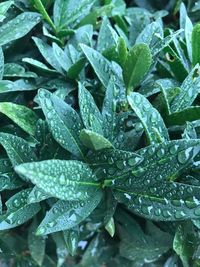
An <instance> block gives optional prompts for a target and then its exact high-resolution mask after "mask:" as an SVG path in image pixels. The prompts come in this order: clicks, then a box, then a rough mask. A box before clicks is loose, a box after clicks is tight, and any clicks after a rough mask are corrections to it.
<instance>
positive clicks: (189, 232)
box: [173, 222, 197, 267]
mask: <svg viewBox="0 0 200 267" xmlns="http://www.w3.org/2000/svg"><path fill="white" fill-rule="evenodd" d="M195 239H197V237H195V231H194V229H193V228H192V225H191V223H189V222H188V223H187V222H186V223H185V224H180V225H179V226H178V227H177V229H176V233H175V236H174V241H173V249H174V250H175V252H176V253H177V255H179V257H180V259H181V261H182V264H183V266H184V267H189V266H190V258H191V257H192V256H193V257H194V256H195V255H194V250H195V246H196V242H197V240H195Z"/></svg>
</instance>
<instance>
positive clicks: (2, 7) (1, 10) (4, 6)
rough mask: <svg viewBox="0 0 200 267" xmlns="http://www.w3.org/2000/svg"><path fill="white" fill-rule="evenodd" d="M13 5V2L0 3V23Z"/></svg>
mask: <svg viewBox="0 0 200 267" xmlns="http://www.w3.org/2000/svg"><path fill="white" fill-rule="evenodd" d="M13 4H14V1H5V2H3V3H0V22H2V21H3V20H4V19H5V18H6V16H5V15H6V13H7V11H8V10H9V8H10V7H11V6H12V5H13Z"/></svg>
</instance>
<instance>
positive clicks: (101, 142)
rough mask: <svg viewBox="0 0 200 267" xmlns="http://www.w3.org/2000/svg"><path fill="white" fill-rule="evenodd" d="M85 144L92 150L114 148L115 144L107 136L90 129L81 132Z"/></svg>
mask: <svg viewBox="0 0 200 267" xmlns="http://www.w3.org/2000/svg"><path fill="white" fill-rule="evenodd" d="M80 138H81V141H82V142H83V144H84V145H85V146H86V147H88V148H90V149H92V150H96V151H97V150H102V149H106V148H112V147H113V145H112V144H111V143H110V141H108V140H107V139H106V138H105V137H103V136H102V135H100V134H97V133H95V132H92V131H90V130H85V129H83V130H82V131H81V133H80Z"/></svg>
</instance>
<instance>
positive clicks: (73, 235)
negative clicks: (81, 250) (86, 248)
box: [63, 226, 80, 256]
mask: <svg viewBox="0 0 200 267" xmlns="http://www.w3.org/2000/svg"><path fill="white" fill-rule="evenodd" d="M79 235H80V231H79V227H78V226H76V227H74V228H70V229H69V230H65V231H63V236H64V240H65V243H66V246H67V250H68V251H69V253H70V254H71V255H72V256H74V255H75V254H76V250H77V248H78V242H79Z"/></svg>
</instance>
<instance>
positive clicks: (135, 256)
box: [119, 213, 171, 263]
mask: <svg viewBox="0 0 200 267" xmlns="http://www.w3.org/2000/svg"><path fill="white" fill-rule="evenodd" d="M122 215H126V217H124V220H123V221H122V222H123V224H122V225H120V228H119V232H120V238H121V243H120V254H121V256H123V257H125V258H127V259H129V260H131V261H139V262H141V263H142V262H143V263H145V262H147V261H148V262H153V261H156V260H157V259H158V258H159V257H160V255H162V254H163V253H166V252H167V251H168V250H169V249H170V248H171V238H170V236H169V235H168V234H167V233H165V232H164V231H161V230H160V229H159V228H157V227H156V226H155V225H154V224H153V223H150V222H149V224H151V229H152V230H153V231H154V235H153V236H151V235H150V234H144V232H143V231H142V229H141V228H140V226H139V224H137V222H136V221H134V220H133V219H132V218H131V217H127V214H124V213H122ZM127 219H128V220H127ZM130 223H131V225H130ZM127 226H129V227H127Z"/></svg>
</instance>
